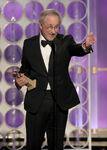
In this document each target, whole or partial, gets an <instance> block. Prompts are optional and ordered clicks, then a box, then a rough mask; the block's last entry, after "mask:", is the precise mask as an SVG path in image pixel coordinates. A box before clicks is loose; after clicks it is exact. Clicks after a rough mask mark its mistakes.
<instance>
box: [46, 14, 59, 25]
mask: <svg viewBox="0 0 107 150" xmlns="http://www.w3.org/2000/svg"><path fill="white" fill-rule="evenodd" d="M44 23H47V24H52V25H54V24H59V23H60V20H59V17H58V16H57V15H47V16H45V18H44Z"/></svg>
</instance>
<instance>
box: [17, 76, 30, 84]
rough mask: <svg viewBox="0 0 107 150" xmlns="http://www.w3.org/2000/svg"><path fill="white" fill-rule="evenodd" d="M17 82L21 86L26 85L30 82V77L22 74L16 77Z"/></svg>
mask: <svg viewBox="0 0 107 150" xmlns="http://www.w3.org/2000/svg"><path fill="white" fill-rule="evenodd" d="M16 82H17V84H18V85H19V86H24V85H26V84H27V83H28V79H27V78H26V76H25V75H24V74H20V77H16Z"/></svg>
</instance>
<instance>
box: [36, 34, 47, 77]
mask: <svg viewBox="0 0 107 150" xmlns="http://www.w3.org/2000/svg"><path fill="white" fill-rule="evenodd" d="M39 37H40V35H37V36H36V37H35V41H34V48H33V49H34V51H35V54H34V55H35V61H36V64H37V66H38V69H40V70H41V71H43V72H44V73H45V74H46V73H47V70H46V67H45V64H44V60H43V57H42V53H41V49H40V40H39Z"/></svg>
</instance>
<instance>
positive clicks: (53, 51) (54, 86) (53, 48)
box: [52, 42, 57, 150]
mask: <svg viewBox="0 0 107 150" xmlns="http://www.w3.org/2000/svg"><path fill="white" fill-rule="evenodd" d="M55 46H56V45H55V43H54V42H53V43H52V53H53V99H54V105H53V115H54V116H53V118H54V122H53V123H54V128H55V130H54V137H53V138H54V139H53V140H54V148H55V149H54V150H56V138H57V131H56V127H57V119H56V117H57V116H56V81H55V77H56V76H55V68H56V66H55V61H56V60H55V50H56V47H55Z"/></svg>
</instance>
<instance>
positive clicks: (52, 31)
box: [39, 15, 59, 41]
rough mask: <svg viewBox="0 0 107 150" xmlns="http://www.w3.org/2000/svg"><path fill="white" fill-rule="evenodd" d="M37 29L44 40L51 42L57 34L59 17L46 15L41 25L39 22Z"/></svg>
mask: <svg viewBox="0 0 107 150" xmlns="http://www.w3.org/2000/svg"><path fill="white" fill-rule="evenodd" d="M39 28H40V30H41V33H42V35H43V36H44V38H45V39H47V40H49V41H52V40H53V39H54V38H55V37H56V35H57V33H58V29H59V17H58V16H56V15H47V16H46V17H45V19H44V23H43V24H41V23H40V22H39Z"/></svg>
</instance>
